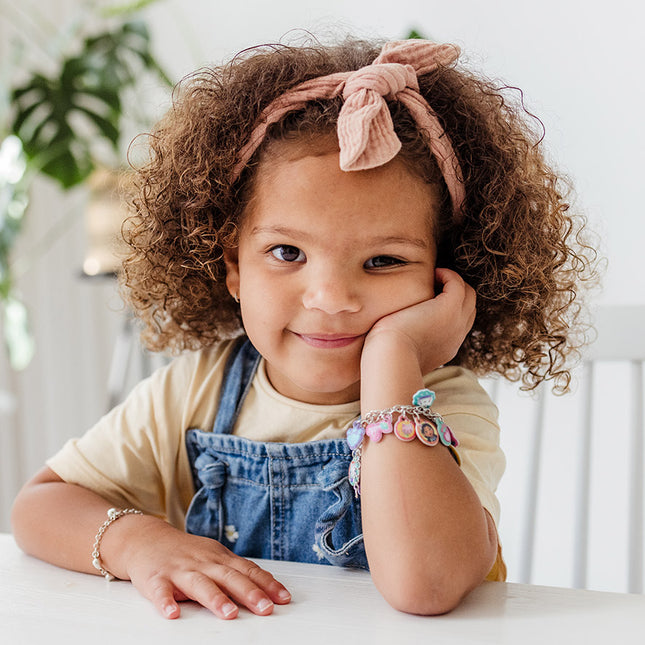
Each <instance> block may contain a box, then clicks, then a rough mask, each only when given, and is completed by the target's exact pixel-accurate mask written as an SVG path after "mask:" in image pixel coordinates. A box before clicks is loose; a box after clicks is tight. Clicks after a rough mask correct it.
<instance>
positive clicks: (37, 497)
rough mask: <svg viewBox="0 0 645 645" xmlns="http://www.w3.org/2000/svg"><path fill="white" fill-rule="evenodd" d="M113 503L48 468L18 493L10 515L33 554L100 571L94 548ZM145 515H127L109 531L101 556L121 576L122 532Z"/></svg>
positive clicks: (18, 537) (24, 546) (15, 530)
mask: <svg viewBox="0 0 645 645" xmlns="http://www.w3.org/2000/svg"><path fill="white" fill-rule="evenodd" d="M111 506H112V505H111V504H110V503H109V502H108V501H106V500H105V499H103V498H102V497H100V496H99V495H97V494H96V493H93V492H92V491H90V490H88V489H86V488H82V487H81V486H75V485H74V484H68V483H66V482H64V481H62V480H61V479H60V478H59V477H58V476H57V475H56V474H55V473H54V472H53V471H52V470H50V469H49V468H44V469H43V470H41V471H40V472H39V473H38V474H37V475H36V476H35V477H34V478H33V479H32V480H31V481H30V482H28V483H27V484H26V485H25V486H24V487H23V489H22V490H21V491H20V493H19V494H18V496H17V498H16V501H15V503H14V506H13V510H12V515H11V522H12V528H13V533H14V537H15V539H16V542H17V543H18V545H19V546H20V547H21V548H22V549H23V551H25V552H26V553H29V554H30V555H34V556H36V557H38V558H40V559H42V560H45V561H47V562H50V563H52V564H55V565H57V566H60V567H64V568H66V569H72V570H74V571H82V572H84V573H93V574H99V572H98V571H97V569H96V568H95V567H94V566H93V565H92V556H91V554H92V550H93V546H94V539H95V536H96V534H97V532H98V529H99V527H100V526H101V525H102V524H103V522H104V521H105V520H106V519H107V511H108V509H109V508H110V507H111ZM150 519H153V518H150ZM141 520H142V517H141V516H123V517H121V518H120V519H119V520H118V521H116V522H114V523H112V524H111V525H110V527H109V528H108V530H107V531H106V532H105V535H104V537H103V540H102V542H101V560H102V562H103V566H104V567H105V568H106V569H107V570H108V571H111V572H112V573H114V574H115V575H118V577H124V572H123V570H122V567H121V565H120V563H118V562H117V558H118V556H117V553H118V549H119V547H118V545H119V543H122V540H123V539H124V538H123V536H120V534H122V533H123V531H127V530H129V529H130V528H131V527H132V526H133V525H134V524H135V523H137V522H141Z"/></svg>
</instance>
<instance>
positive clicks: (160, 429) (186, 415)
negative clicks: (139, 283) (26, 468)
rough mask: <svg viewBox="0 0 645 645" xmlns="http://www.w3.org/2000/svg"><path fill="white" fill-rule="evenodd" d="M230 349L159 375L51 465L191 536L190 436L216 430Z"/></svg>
mask: <svg viewBox="0 0 645 645" xmlns="http://www.w3.org/2000/svg"><path fill="white" fill-rule="evenodd" d="M228 345H229V344H228V343H226V344H224V346H218V347H217V348H214V349H211V350H204V351H201V352H194V353H190V354H185V355H182V356H180V357H179V358H177V359H175V360H174V361H173V362H172V363H170V365H168V366H166V367H163V368H161V369H160V370H157V371H156V372H155V373H154V374H153V375H152V376H151V377H149V378H147V379H145V380H144V381H142V382H141V383H139V384H138V385H137V386H136V387H135V388H134V389H133V391H132V392H131V393H130V395H129V396H128V397H127V399H126V400H125V401H124V402H123V403H122V404H121V405H118V406H117V407H115V408H114V409H113V410H112V411H110V412H109V413H108V414H107V415H105V416H104V417H103V418H102V419H100V420H99V422H98V423H97V424H96V425H95V426H94V427H92V428H91V429H90V430H88V432H86V433H85V434H84V435H83V436H82V437H80V438H78V439H70V440H69V441H68V442H67V443H66V444H65V445H64V446H63V448H62V449H61V450H60V451H59V452H58V453H57V454H55V455H54V456H53V457H51V458H50V459H49V460H48V461H47V465H48V466H49V467H50V468H51V469H52V470H53V471H54V472H55V473H56V474H57V475H58V476H59V477H61V478H62V479H63V480H65V481H66V482H69V483H73V484H78V485H80V486H83V487H85V488H88V489H90V490H92V491H94V492H96V493H98V494H99V495H101V496H102V497H104V498H106V499H107V500H108V501H109V502H110V503H112V504H115V505H117V506H121V507H133V508H138V509H140V510H142V511H144V512H145V513H148V514H151V515H156V516H158V517H162V518H164V519H167V520H168V521H169V522H170V523H171V524H173V525H175V526H177V528H181V529H183V528H184V516H185V512H186V509H187V508H188V505H189V504H190V500H191V498H192V496H193V482H192V475H191V472H190V467H189V464H188V458H187V455H186V448H185V444H184V436H185V431H186V430H188V429H189V428H201V429H210V426H212V423H213V421H212V420H213V418H214V415H215V408H216V405H217V398H218V393H219V388H220V385H221V380H222V372H223V364H224V362H225V358H226V355H227V354H228V352H227V351H226V348H227V347H228Z"/></svg>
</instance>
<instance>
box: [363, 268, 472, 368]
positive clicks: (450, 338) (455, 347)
mask: <svg viewBox="0 0 645 645" xmlns="http://www.w3.org/2000/svg"><path fill="white" fill-rule="evenodd" d="M435 277H436V282H437V287H438V288H437V291H439V293H438V294H437V295H436V296H434V297H433V298H430V299H429V300H423V301H422V302H419V303H416V304H412V305H410V306H407V307H404V308H403V309H400V310H398V311H395V312H393V313H391V314H388V315H387V316H384V317H383V318H381V319H380V320H378V321H377V322H376V323H375V324H374V326H373V327H372V329H371V330H370V331H369V333H368V335H367V338H366V339H365V345H364V346H363V358H365V357H366V353H367V354H370V353H372V352H378V351H379V347H380V346H382V343H387V342H391V341H393V340H394V341H395V342H397V343H404V344H406V345H407V346H409V348H411V350H412V351H413V352H414V353H415V354H416V356H417V358H418V361H419V367H420V369H421V372H422V374H427V373H428V372H430V371H432V370H433V369H436V368H437V367H440V366H441V365H444V364H445V363H448V362H449V361H450V360H452V359H453V358H454V357H455V356H456V355H457V352H458V351H459V348H460V347H461V344H462V343H463V342H464V339H465V338H466V336H467V335H468V332H469V331H470V328H471V327H472V326H473V323H474V321H475V313H476V309H475V301H476V295H475V290H474V289H473V288H472V287H470V286H469V285H468V284H466V283H465V282H464V281H463V279H462V278H461V276H460V275H459V274H457V273H455V272H454V271H451V270H450V269H439V268H438V269H436V270H435Z"/></svg>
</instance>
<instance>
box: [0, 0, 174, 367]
mask: <svg viewBox="0 0 645 645" xmlns="http://www.w3.org/2000/svg"><path fill="white" fill-rule="evenodd" d="M154 1H155V0H140V1H139V2H134V3H131V4H130V5H129V6H127V7H120V8H117V9H111V10H103V12H102V13H100V14H99V15H98V16H96V15H94V16H93V18H94V20H92V21H83V22H82V23H79V24H78V26H77V27H76V28H75V29H72V30H71V31H72V32H73V34H72V37H71V38H69V39H68V40H69V42H68V47H66V49H65V51H63V52H61V53H60V55H59V56H58V57H57V59H56V60H55V61H54V66H53V69H54V71H53V72H51V73H45V72H42V71H40V70H37V69H36V70H32V69H27V70H25V69H20V65H19V64H18V65H15V64H14V66H13V69H12V72H13V74H12V76H13V77H17V76H19V77H20V79H19V81H17V82H15V83H12V82H11V81H8V80H5V79H2V78H0V85H1V86H2V87H1V88H0V99H4V101H3V102H4V110H2V108H3V105H2V104H0V110H2V111H1V112H0V313H2V316H3V323H2V327H3V329H4V336H5V344H6V346H7V349H8V354H9V359H10V362H11V364H12V366H14V367H15V368H18V369H19V368H22V367H25V366H26V364H27V363H28V362H29V360H30V358H31V354H32V353H33V341H32V340H31V337H30V335H29V332H28V325H27V314H26V311H25V308H24V306H23V305H22V303H21V300H20V298H19V297H18V294H17V290H16V287H15V276H14V274H13V270H12V263H11V253H12V250H13V247H14V244H15V241H16V239H17V237H18V235H19V233H20V230H21V226H22V224H23V221H24V216H25V213H26V211H27V205H28V195H29V187H30V185H31V182H32V181H33V178H34V177H35V176H36V175H44V176H47V177H49V178H51V179H52V180H54V181H56V182H57V183H58V184H59V185H60V186H61V188H62V189H64V190H69V189H72V188H74V187H76V186H79V185H81V184H84V183H85V182H87V181H88V179H89V178H90V176H91V175H92V174H93V173H94V172H95V171H96V170H97V169H98V168H104V167H106V166H107V167H108V168H118V167H122V166H124V165H125V164H124V154H123V152H122V149H121V144H122V138H123V137H122V135H123V130H124V127H125V126H124V122H125V119H124V110H125V104H126V100H127V97H128V94H129V93H132V92H133V89H134V88H136V86H137V84H138V83H140V81H141V80H142V78H143V77H144V76H148V77H151V78H154V79H155V81H156V82H157V83H158V84H160V85H161V86H163V87H170V86H171V85H172V83H171V81H170V80H169V78H168V76H167V75H166V74H165V73H164V71H163V70H162V68H161V66H160V65H159V64H158V62H157V61H156V59H155V57H154V56H153V54H152V50H151V39H150V33H149V31H148V28H147V26H146V24H145V22H143V21H141V20H137V19H135V17H134V16H133V14H134V13H135V12H137V11H139V10H140V9H142V8H143V7H145V6H147V5H149V4H151V3H152V2H154ZM96 18H98V25H97V20H96ZM88 23H92V25H93V26H92V27H90V28H87V27H86V25H87V24H88ZM59 36H60V34H59ZM16 58H17V57H16ZM4 76H6V74H5V75H4ZM3 80H4V82H3ZM135 108H136V101H130V102H129V103H128V104H127V110H128V116H131V114H132V112H133V110H134V109H135ZM3 113H4V114H3ZM3 117H4V118H3ZM139 121H140V122H144V123H145V121H146V118H145V116H143V117H141V115H139ZM146 125H147V124H146Z"/></svg>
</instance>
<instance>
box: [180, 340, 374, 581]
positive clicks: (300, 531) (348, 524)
mask: <svg viewBox="0 0 645 645" xmlns="http://www.w3.org/2000/svg"><path fill="white" fill-rule="evenodd" d="M259 362H260V355H259V354H258V352H257V350H256V349H255V348H254V347H253V345H251V343H250V341H248V340H247V339H245V338H241V339H240V340H239V341H237V342H236V344H235V346H234V347H233V350H232V352H231V356H230V357H229V359H228V362H227V364H226V368H225V371H224V381H223V383H222V390H221V394H220V401H219V408H218V412H217V417H216V419H215V423H214V426H213V431H212V432H204V431H202V430H194V429H193V430H188V432H187V433H186V447H187V450H188V458H189V460H190V464H191V468H192V472H193V480H194V483H195V490H196V491H197V492H196V494H195V496H194V497H193V500H192V502H191V504H190V507H189V509H188V513H187V516H186V530H187V531H188V532H189V533H193V534H195V535H203V536H206V537H210V538H213V539H215V540H217V541H218V542H221V543H222V544H223V545H224V546H226V547H227V548H228V549H230V550H231V551H233V552H234V553H237V554H238V555H241V556H244V557H250V558H267V559H271V560H292V561H297V562H313V563H319V564H334V565H339V566H347V567H360V568H365V569H367V558H366V556H365V548H364V546H363V531H362V527H361V509H360V500H359V499H356V498H355V496H354V491H353V489H352V487H351V485H350V483H349V481H348V475H347V473H348V468H349V463H350V461H351V451H350V450H349V447H348V446H347V443H346V442H345V440H342V439H329V440H324V441H311V442H307V443H272V442H267V443H263V442H259V441H251V440H249V439H245V438H243V437H237V436H233V435H231V434H230V433H231V431H232V430H233V426H234V424H235V421H236V419H237V417H238V415H239V412H240V410H241V408H242V405H243V403H244V398H245V397H246V394H247V392H248V390H249V388H250V385H251V381H252V380H253V377H254V375H255V372H256V370H257V367H258V364H259ZM304 369H306V368H304Z"/></svg>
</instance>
